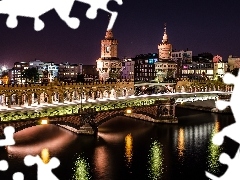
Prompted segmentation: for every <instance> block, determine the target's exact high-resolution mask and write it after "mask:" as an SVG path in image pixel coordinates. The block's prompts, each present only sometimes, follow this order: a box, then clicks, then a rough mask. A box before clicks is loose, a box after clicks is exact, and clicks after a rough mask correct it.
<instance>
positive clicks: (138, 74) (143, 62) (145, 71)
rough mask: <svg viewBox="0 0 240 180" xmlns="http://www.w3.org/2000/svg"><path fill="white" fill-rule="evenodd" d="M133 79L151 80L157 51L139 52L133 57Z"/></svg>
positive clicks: (153, 76) (156, 59)
mask: <svg viewBox="0 0 240 180" xmlns="http://www.w3.org/2000/svg"><path fill="white" fill-rule="evenodd" d="M133 60H134V62H135V65H134V81H151V80H154V78H155V76H156V72H155V65H154V63H155V62H157V61H158V54H157V53H152V54H151V53H148V54H140V55H137V56H136V57H135V58H133Z"/></svg>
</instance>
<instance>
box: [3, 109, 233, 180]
mask: <svg viewBox="0 0 240 180" xmlns="http://www.w3.org/2000/svg"><path fill="white" fill-rule="evenodd" d="M177 116H178V117H179V121H180V123H179V124H153V123H148V122H144V121H140V120H135V119H130V118H126V117H117V118H114V119H112V120H110V121H108V122H106V123H105V124H103V125H101V126H100V127H99V133H98V137H97V138H94V137H91V136H82V135H81V136H77V135H75V134H73V133H71V132H69V131H67V130H65V129H62V128H59V127H57V126H54V125H43V126H36V127H32V128H28V129H26V130H23V131H20V132H17V133H16V134H15V140H16V145H14V146H9V147H7V148H6V149H4V148H2V149H0V160H1V159H6V160H7V161H8V162H9V169H8V170H7V171H0V179H4V180H12V175H13V174H14V172H22V173H23V174H24V176H25V177H24V179H25V180H35V179H37V178H36V177H37V166H36V165H34V166H30V167H28V166H25V165H24V163H23V158H24V157H25V156H26V155H28V154H31V155H40V156H41V157H42V159H43V160H44V161H46V162H48V160H49V158H48V156H50V157H53V156H55V157H57V158H58V159H59V160H60V162H61V165H60V166H59V167H58V168H56V169H53V173H54V174H55V175H56V176H57V177H58V178H59V179H60V180H88V179H92V180H127V179H129V180H130V179H131V180H133V179H134V180H135V179H139V180H157V179H162V180H175V179H176V180H178V179H185V180H188V179H189V180H193V179H194V180H196V179H199V180H205V179H208V178H206V176H205V171H209V172H211V173H213V174H215V175H217V176H220V175H222V174H223V173H224V172H225V171H226V168H227V166H225V165H222V164H221V163H219V162H218V158H219V155H220V154H221V153H222V152H226V153H228V154H229V155H230V156H231V157H233V156H234V154H235V153H236V151H237V148H238V144H237V143H235V142H233V141H232V140H230V139H225V141H224V144H223V145H222V146H215V145H214V144H213V143H212V142H211V138H212V137H213V135H214V134H215V133H217V132H219V131H220V130H221V129H222V128H224V127H226V126H227V125H229V124H231V123H234V118H233V116H232V115H218V114H211V113H204V112H200V111H192V110H191V111H190V110H185V109H178V110H177ZM43 149H44V150H43Z"/></svg>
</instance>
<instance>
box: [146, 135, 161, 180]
mask: <svg viewBox="0 0 240 180" xmlns="http://www.w3.org/2000/svg"><path fill="white" fill-rule="evenodd" d="M162 149H163V147H162V145H161V144H160V143H159V142H158V141H156V140H155V141H154V142H153V143H152V144H151V148H150V152H149V156H148V158H149V160H148V165H149V168H148V171H149V174H148V177H149V179H151V180H158V179H160V178H161V176H162V174H163V150H162Z"/></svg>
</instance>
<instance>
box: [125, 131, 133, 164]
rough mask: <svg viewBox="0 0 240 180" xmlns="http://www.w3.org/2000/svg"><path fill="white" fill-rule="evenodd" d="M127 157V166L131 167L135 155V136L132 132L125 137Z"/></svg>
mask: <svg viewBox="0 0 240 180" xmlns="http://www.w3.org/2000/svg"><path fill="white" fill-rule="evenodd" d="M125 157H126V161H127V167H129V168H130V167H131V164H132V157H133V138H132V135H131V134H128V135H127V136H126V137H125Z"/></svg>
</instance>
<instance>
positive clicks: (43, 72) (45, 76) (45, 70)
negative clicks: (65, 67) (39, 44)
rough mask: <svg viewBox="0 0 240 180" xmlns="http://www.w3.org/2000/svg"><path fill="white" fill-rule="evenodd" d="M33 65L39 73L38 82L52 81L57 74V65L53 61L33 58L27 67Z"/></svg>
mask: <svg viewBox="0 0 240 180" xmlns="http://www.w3.org/2000/svg"><path fill="white" fill-rule="evenodd" d="M31 67H34V68H36V69H37V70H38V73H39V82H52V81H53V80H54V78H56V77H57V76H58V65H57V64H55V63H54V62H42V61H41V60H37V59H35V60H34V61H30V62H29V68H31Z"/></svg>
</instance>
